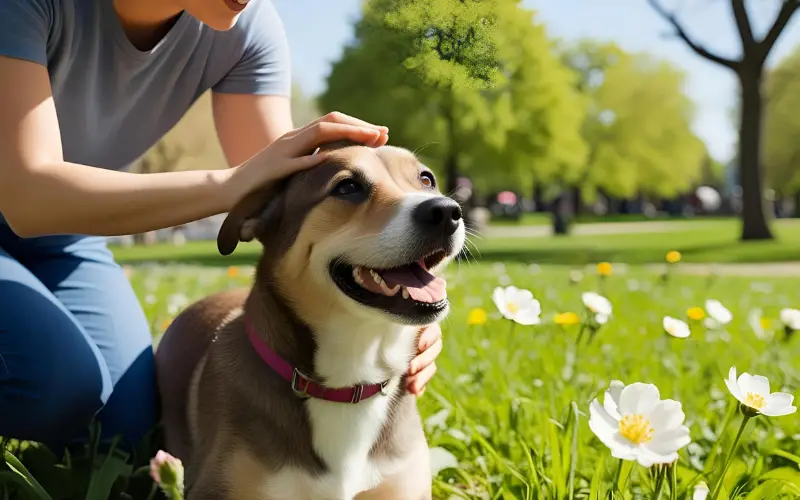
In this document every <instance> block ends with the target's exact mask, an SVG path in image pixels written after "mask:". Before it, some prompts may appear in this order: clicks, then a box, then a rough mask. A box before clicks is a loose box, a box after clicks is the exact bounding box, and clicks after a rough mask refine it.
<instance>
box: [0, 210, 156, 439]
mask: <svg viewBox="0 0 800 500" xmlns="http://www.w3.org/2000/svg"><path fill="white" fill-rule="evenodd" d="M156 404H157V392H156V382H155V367H154V357H153V347H152V339H151V336H150V327H149V325H148V323H147V319H146V318H145V315H144V312H143V310H142V308H141V306H140V304H139V302H138V300H137V298H136V295H135V294H134V292H133V289H132V288H131V286H130V283H129V282H128V279H127V277H126V276H125V274H124V272H123V270H122V269H121V267H120V266H119V265H117V263H116V262H115V261H114V257H113V255H112V254H111V252H110V251H109V249H108V248H107V247H106V243H105V239H104V238H98V237H86V236H72V235H56V236H46V237H38V238H20V237H18V236H17V235H16V234H15V233H13V232H12V231H11V229H10V228H9V227H8V226H7V225H6V224H5V223H4V221H3V220H2V218H0V436H3V437H7V438H16V439H23V440H32V441H39V442H43V443H47V444H51V445H57V446H63V445H67V444H69V443H71V442H74V441H75V440H81V439H82V438H84V437H85V436H87V435H88V434H87V433H88V429H89V425H90V423H91V422H92V420H93V419H94V418H95V417H97V420H98V421H99V422H100V424H101V429H102V434H103V436H104V437H106V438H108V437H112V436H115V435H121V436H122V438H123V444H124V445H127V446H134V445H136V444H137V443H138V442H139V440H140V439H141V438H142V437H143V436H144V435H145V433H146V432H147V431H149V430H150V428H151V427H152V426H153V425H154V424H155V422H156V411H157V407H156ZM127 446H126V447H127Z"/></svg>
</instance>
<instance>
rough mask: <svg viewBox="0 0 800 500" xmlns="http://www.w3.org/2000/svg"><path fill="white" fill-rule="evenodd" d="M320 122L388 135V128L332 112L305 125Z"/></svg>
mask: <svg viewBox="0 0 800 500" xmlns="http://www.w3.org/2000/svg"><path fill="white" fill-rule="evenodd" d="M320 122H332V123H342V124H346V125H354V126H356V127H364V128H369V129H374V130H377V131H379V132H381V133H382V134H388V133H389V128H388V127H385V126H383V125H374V124H372V123H369V122H365V121H364V120H360V119H358V118H356V117H354V116H350V115H346V114H344V113H340V112H339V111H332V112H330V113H328V114H326V115H324V116H321V117H319V118H317V119H316V120H314V121H311V122H309V123H308V124H307V125H306V127H308V126H311V125H314V124H315V123H320ZM306 127H303V128H306Z"/></svg>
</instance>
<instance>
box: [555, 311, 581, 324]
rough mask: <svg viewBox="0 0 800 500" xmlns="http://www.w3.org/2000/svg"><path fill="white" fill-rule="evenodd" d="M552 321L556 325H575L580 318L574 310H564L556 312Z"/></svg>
mask: <svg viewBox="0 0 800 500" xmlns="http://www.w3.org/2000/svg"><path fill="white" fill-rule="evenodd" d="M553 322H554V323H555V324H557V325H577V324H578V323H580V322H581V318H580V317H578V315H577V314H575V313H574V312H564V313H559V314H556V316H555V317H554V318H553Z"/></svg>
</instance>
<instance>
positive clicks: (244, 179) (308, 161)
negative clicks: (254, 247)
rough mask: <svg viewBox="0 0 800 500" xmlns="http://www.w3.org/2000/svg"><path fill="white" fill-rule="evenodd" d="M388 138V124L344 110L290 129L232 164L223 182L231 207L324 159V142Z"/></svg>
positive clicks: (372, 143) (373, 143) (374, 142)
mask: <svg viewBox="0 0 800 500" xmlns="http://www.w3.org/2000/svg"><path fill="white" fill-rule="evenodd" d="M388 140H389V129H388V128H386V127H383V126H378V125H373V124H371V123H367V122H365V121H363V120H359V119H358V118H354V117H352V116H348V115H345V114H343V113H338V112H333V113H328V114H327V115H325V116H323V117H321V118H318V119H316V120H314V121H312V122H310V123H308V124H307V125H305V126H303V127H300V128H297V129H295V130H292V131H290V132H287V133H286V134H284V135H283V136H281V137H280V138H278V139H277V140H276V141H275V142H273V143H272V144H270V145H269V146H267V147H266V148H264V149H263V150H261V152H259V153H258V154H256V155H255V156H253V157H252V158H250V159H249V160H247V161H246V162H244V163H243V164H241V165H239V166H237V167H234V168H232V169H231V170H230V172H231V174H230V176H229V177H228V179H227V180H226V181H225V183H224V186H223V189H224V191H225V200H226V203H225V204H226V205H227V206H228V210H227V211H229V210H231V209H232V208H233V207H234V206H235V205H236V204H237V203H239V202H240V201H241V200H243V199H244V198H245V197H246V196H247V195H248V194H250V193H253V192H256V191H260V190H262V189H263V188H265V187H269V186H270V185H271V184H273V183H274V182H275V181H277V180H280V179H283V178H285V177H288V176H290V175H292V174H293V173H295V172H299V171H300V170H305V169H307V168H310V167H313V166H315V165H318V164H319V163H321V162H322V161H323V160H325V157H326V155H325V152H324V151H321V152H318V153H317V149H318V148H320V146H324V145H326V144H331V143H337V142H339V141H348V142H352V143H356V144H363V145H364V146H369V147H380V146H383V145H385V144H386V143H387V142H388ZM315 153H316V154H315Z"/></svg>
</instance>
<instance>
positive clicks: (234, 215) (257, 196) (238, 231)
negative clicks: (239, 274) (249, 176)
mask: <svg viewBox="0 0 800 500" xmlns="http://www.w3.org/2000/svg"><path fill="white" fill-rule="evenodd" d="M282 198H283V197H282V196H281V195H280V188H279V187H278V186H271V187H268V188H264V189H259V190H256V191H253V192H252V193H250V194H248V195H247V196H245V197H244V198H242V200H241V201H239V203H237V204H236V206H235V207H233V210H231V211H230V212H229V213H228V215H227V216H226V217H225V220H224V221H223V222H222V226H221V227H220V229H219V233H218V234H217V250H219V253H220V254H222V255H230V254H231V253H233V251H234V250H236V246H237V245H238V244H239V242H240V241H252V240H253V239H255V238H256V237H257V236H258V234H259V232H260V231H259V228H260V227H262V226H263V224H264V223H265V222H266V221H267V220H269V219H270V218H272V217H273V216H274V215H275V214H276V213H277V212H278V208H279V207H280V205H281V202H282Z"/></svg>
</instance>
